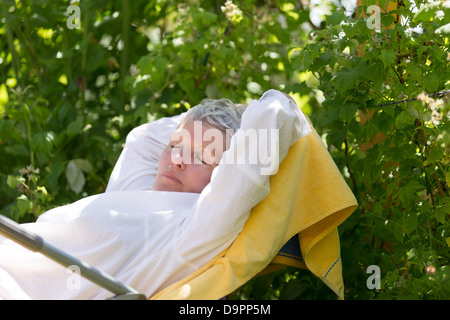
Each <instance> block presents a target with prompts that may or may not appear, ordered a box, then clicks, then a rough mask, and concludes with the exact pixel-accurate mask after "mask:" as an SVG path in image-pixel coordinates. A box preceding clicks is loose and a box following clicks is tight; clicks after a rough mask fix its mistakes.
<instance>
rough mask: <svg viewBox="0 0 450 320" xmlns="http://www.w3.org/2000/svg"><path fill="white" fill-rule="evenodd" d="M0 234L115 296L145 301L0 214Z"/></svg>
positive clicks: (106, 275)
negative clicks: (71, 268)
mask: <svg viewBox="0 0 450 320" xmlns="http://www.w3.org/2000/svg"><path fill="white" fill-rule="evenodd" d="M0 234H3V235H4V236H5V237H7V238H9V239H11V240H13V241H15V242H17V243H19V244H20V245H22V246H24V247H26V248H27V249H29V250H31V251H34V252H39V253H41V254H43V255H45V256H46V257H48V258H50V259H52V260H53V261H55V262H57V263H59V264H61V265H63V266H65V267H67V268H69V267H72V266H77V267H78V268H79V269H80V275H81V276H82V277H84V278H86V279H88V280H90V281H92V282H93V283H95V284H97V285H99V286H101V287H102V288H105V289H106V290H109V291H110V292H112V293H114V294H116V295H130V294H132V295H135V297H136V298H137V299H145V296H144V295H143V294H140V293H138V292H137V291H136V290H134V289H133V288H131V287H129V286H127V285H124V284H123V283H121V282H119V281H117V280H116V279H114V278H113V277H111V276H110V275H108V274H106V273H104V272H101V271H99V270H97V269H95V268H94V267H92V266H90V265H89V264H87V263H85V262H83V261H81V260H79V259H77V258H75V257H73V256H71V255H69V254H67V253H66V252H64V251H61V250H60V249H58V248H56V247H54V246H52V245H50V244H48V243H46V242H45V241H44V240H43V239H42V238H41V237H40V236H38V235H36V234H33V233H30V232H29V231H27V230H25V229H24V228H22V227H21V226H20V224H18V223H16V222H14V221H12V220H10V219H8V218H6V217H5V216H3V215H1V214H0Z"/></svg>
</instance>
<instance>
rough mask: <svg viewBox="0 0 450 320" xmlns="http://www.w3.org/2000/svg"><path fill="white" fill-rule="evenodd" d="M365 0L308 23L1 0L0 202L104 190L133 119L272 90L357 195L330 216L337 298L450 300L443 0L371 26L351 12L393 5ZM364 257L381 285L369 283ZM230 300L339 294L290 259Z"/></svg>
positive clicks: (21, 203) (172, 5)
mask: <svg viewBox="0 0 450 320" xmlns="http://www.w3.org/2000/svg"><path fill="white" fill-rule="evenodd" d="M363 2H364V6H362V7H358V8H357V10H356V12H355V13H353V15H351V16H348V15H346V14H345V13H344V11H343V10H342V9H340V8H334V9H332V10H329V11H330V12H328V13H327V15H325V16H324V17H323V18H324V21H323V23H322V24H321V25H320V26H316V25H314V24H312V22H311V20H310V12H311V10H312V9H313V8H310V7H307V6H303V5H302V3H303V2H301V1H287V0H286V1H281V0H271V1H259V0H258V1H256V0H243V1H239V2H237V1H236V2H235V3H234V5H232V4H230V3H228V4H227V5H226V4H225V1H223V3H222V2H217V1H212V0H206V1H201V2H199V1H192V0H191V1H183V2H181V1H167V0H158V1H156V0H152V1H142V0H137V1H126V0H123V1H120V0H115V1H104V0H100V1H80V2H79V3H75V5H78V6H79V8H80V20H79V22H80V28H79V29H77V28H72V29H70V28H69V26H68V24H67V22H68V17H69V16H70V15H71V13H70V12H67V7H68V2H67V1H61V0H55V1H52V2H51V3H50V2H48V1H43V0H35V1H29V0H28V1H13V0H0V11H1V19H2V20H1V21H2V23H1V24H0V212H1V213H2V214H5V215H7V216H10V217H12V218H14V219H15V220H16V221H20V222H26V221H33V220H35V219H36V218H37V217H38V216H39V214H41V213H43V212H45V211H46V210H48V209H50V208H52V207H55V206H58V205H62V204H65V203H69V202H73V201H75V200H77V199H80V198H82V197H84V196H87V195H91V194H95V193H99V192H103V191H104V189H105V187H106V184H107V180H108V177H109V174H110V172H111V170H112V168H113V166H114V164H115V162H116V160H117V158H118V156H119V154H120V151H121V149H122V145H123V143H124V141H125V137H126V135H127V133H128V132H129V131H130V130H131V129H132V128H133V127H135V126H137V125H139V124H141V123H145V122H148V121H152V120H154V119H156V118H159V117H163V116H171V115H175V114H179V113H181V112H183V111H185V110H186V109H187V108H189V107H191V106H193V105H195V104H196V103H198V102H199V101H200V100H202V99H203V98H205V97H211V98H218V97H226V98H230V99H232V100H234V101H236V102H246V101H248V100H250V99H254V98H257V97H258V96H259V95H260V94H261V93H263V92H264V91H265V90H268V89H270V88H277V89H282V90H283V91H285V92H287V93H291V94H292V95H293V97H294V99H295V100H296V101H297V103H298V104H299V105H300V106H301V108H302V109H303V111H304V112H305V113H307V114H308V115H309V116H310V117H311V119H312V121H313V123H314V124H315V127H316V129H317V130H318V132H319V133H320V134H321V136H322V137H323V140H324V141H325V142H326V144H327V147H328V149H329V151H330V153H331V155H332V156H333V158H334V160H335V161H336V163H337V165H338V167H339V168H340V170H341V171H342V174H343V175H344V177H345V178H346V180H347V181H348V183H349V185H350V187H351V188H352V190H353V191H354V193H355V195H356V196H357V198H358V202H359V204H360V207H359V209H358V210H357V211H356V212H355V213H354V214H353V215H352V216H351V217H350V218H349V219H348V220H347V221H346V222H345V223H344V224H343V225H342V227H341V228H340V233H341V245H342V261H343V266H344V279H345V285H346V292H345V293H346V298H347V299H408V298H413V299H448V298H449V297H450V292H449V291H450V285H449V277H450V270H449V266H448V264H449V256H450V254H449V246H450V234H449V233H450V230H449V189H448V185H449V180H450V174H449V170H448V169H449V145H450V135H449V132H450V130H449V127H450V124H449V112H450V109H449V103H448V96H446V95H445V94H444V95H443V96H442V95H432V96H430V94H434V93H437V92H443V91H445V90H448V89H449V85H450V84H449V82H448V79H449V78H450V77H449V59H450V58H449V56H450V53H449V52H448V44H449V39H448V34H449V31H448V29H449V26H448V24H446V22H448V21H450V9H449V7H448V4H447V3H446V2H439V1H430V2H424V1H416V2H417V3H416V4H417V7H418V10H417V11H416V12H413V11H412V10H411V9H410V5H411V4H413V3H414V2H412V1H403V2H402V3H403V5H402V6H400V7H398V8H397V9H396V10H395V11H394V12H390V13H383V12H381V17H380V18H381V24H382V26H383V27H382V28H381V29H380V30H374V29H373V28H370V27H369V26H371V25H370V24H369V23H368V18H357V17H360V16H361V14H362V13H367V7H368V6H369V5H371V4H375V5H377V4H380V5H382V6H383V7H384V5H385V4H387V3H388V2H387V1H363ZM419 2H420V3H419ZM222 7H223V8H222ZM330 8H331V7H330V6H328V9H330ZM392 14H396V15H397V16H403V18H404V21H407V24H402V23H395V21H396V16H393V15H392ZM369 15H370V13H369ZM416 27H420V28H421V30H422V31H421V32H415V31H414V30H416V29H414V28H416ZM397 101H404V102H401V103H396V102H397ZM369 265H378V266H380V268H381V272H382V274H381V280H382V281H381V282H382V283H381V289H380V290H369V289H368V288H367V286H366V280H367V278H368V276H369V275H368V274H367V273H366V270H367V267H368V266H369ZM234 298H237V299H334V298H335V295H334V294H333V293H332V292H331V290H329V289H328V288H327V287H326V286H325V285H324V284H323V283H322V282H321V281H320V279H316V278H315V277H313V276H312V275H310V273H309V272H307V271H304V270H296V269H291V268H288V269H284V270H280V271H278V272H276V273H272V274H269V275H266V276H263V277H260V278H257V279H254V280H252V281H251V282H250V283H249V284H247V285H246V286H244V287H243V288H242V289H241V290H240V291H238V292H237V293H236V294H235V295H234Z"/></svg>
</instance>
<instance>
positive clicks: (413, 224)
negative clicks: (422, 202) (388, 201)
mask: <svg viewBox="0 0 450 320" xmlns="http://www.w3.org/2000/svg"><path fill="white" fill-rule="evenodd" d="M417 225H418V222H417V213H416V212H410V213H409V214H408V215H407V216H406V218H405V220H404V223H403V228H405V231H406V233H408V234H410V233H411V232H413V231H414V230H415V229H416V228H417Z"/></svg>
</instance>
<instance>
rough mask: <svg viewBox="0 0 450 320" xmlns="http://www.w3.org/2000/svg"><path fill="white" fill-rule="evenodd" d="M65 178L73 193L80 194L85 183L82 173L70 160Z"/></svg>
mask: <svg viewBox="0 0 450 320" xmlns="http://www.w3.org/2000/svg"><path fill="white" fill-rule="evenodd" d="M66 178H67V182H68V183H69V187H70V189H71V190H72V191H74V192H75V193H77V194H78V193H80V192H81V190H82V189H83V186H84V184H85V182H86V179H85V178H84V174H83V171H82V170H81V169H80V167H78V166H77V163H76V162H75V161H74V160H70V161H69V163H68V164H67V167H66Z"/></svg>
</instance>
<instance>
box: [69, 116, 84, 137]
mask: <svg viewBox="0 0 450 320" xmlns="http://www.w3.org/2000/svg"><path fill="white" fill-rule="evenodd" d="M82 130H83V118H82V117H81V116H78V117H76V119H75V120H74V121H72V122H71V123H69V125H68V126H67V129H66V132H67V133H68V134H70V135H76V134H79V133H81V131H82Z"/></svg>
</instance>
